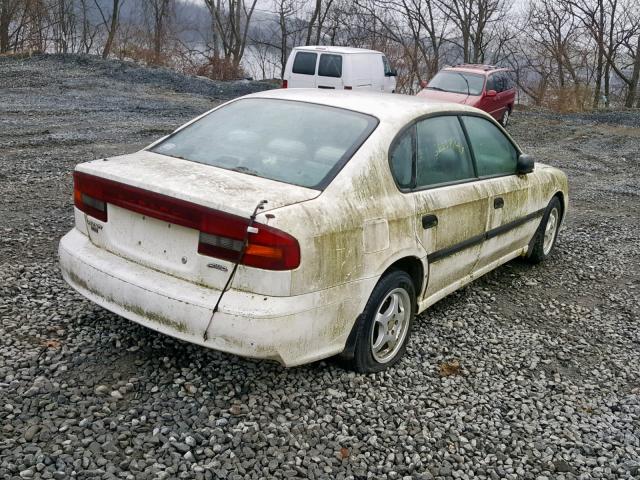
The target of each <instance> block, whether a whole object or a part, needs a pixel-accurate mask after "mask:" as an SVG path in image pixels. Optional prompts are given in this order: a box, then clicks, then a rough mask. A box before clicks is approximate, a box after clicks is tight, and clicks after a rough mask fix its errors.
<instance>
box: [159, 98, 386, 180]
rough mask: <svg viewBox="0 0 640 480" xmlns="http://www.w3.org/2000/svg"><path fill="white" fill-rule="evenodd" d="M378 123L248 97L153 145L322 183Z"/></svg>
mask: <svg viewBox="0 0 640 480" xmlns="http://www.w3.org/2000/svg"><path fill="white" fill-rule="evenodd" d="M377 124H378V120H377V119H376V118H374V117H372V116H369V115H365V114H363V113H358V112H352V111H350V110H344V109H342V108H335V107H327V106H324V105H316V104H311V103H305V102H297V101H290V100H276V99H266V98H247V99H243V100H238V101H235V102H232V103H229V104H228V105H225V106H224V107H221V108H219V109H217V110H214V111H213V112H211V113H209V114H208V115H206V116H204V117H202V118H201V119H200V120H198V121H196V122H194V123H192V124H191V125H189V126H188V127H185V128H184V129H182V130H180V131H178V132H176V133H175V134H173V135H171V136H170V137H169V138H167V139H166V140H164V141H162V142H161V143H159V144H158V145H156V146H155V147H153V148H152V149H151V151H153V152H156V153H161V154H163V155H168V156H171V157H176V158H182V159H184V160H190V161H193V162H198V163H204V164H206V165H212V166H215V167H220V168H225V169H228V170H234V171H238V172H242V173H246V174H249V175H255V176H258V177H262V178H268V179H271V180H277V181H280V182H284V183H289V184H293V185H299V186H302V187H308V188H315V189H322V188H324V187H325V186H326V185H327V184H328V183H329V182H330V181H331V180H332V179H333V177H334V176H335V175H336V174H337V172H338V171H340V169H341V168H342V167H343V166H344V164H345V163H346V162H347V161H348V160H349V158H351V156H352V155H353V154H354V153H355V151H356V150H357V149H358V148H359V147H360V145H362V143H363V142H364V141H365V140H366V138H367V137H368V136H369V135H370V134H371V132H372V131H373V130H374V129H375V127H376V126H377Z"/></svg>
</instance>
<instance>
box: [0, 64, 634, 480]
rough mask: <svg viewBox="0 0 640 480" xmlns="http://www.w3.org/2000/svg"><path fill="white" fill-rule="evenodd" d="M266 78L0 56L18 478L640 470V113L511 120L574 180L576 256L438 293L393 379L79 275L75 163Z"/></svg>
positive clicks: (1, 434) (3, 274)
mask: <svg viewBox="0 0 640 480" xmlns="http://www.w3.org/2000/svg"><path fill="white" fill-rule="evenodd" d="M264 87H265V85H264V84H259V83H256V82H241V83H234V84H219V83H215V82H210V81H206V80H201V79H192V78H185V77H181V76H180V75H177V74H173V73H170V72H167V71H164V70H150V69H145V68H140V67H134V66H132V65H130V64H125V63H121V62H104V61H101V60H96V59H92V58H88V57H81V58H74V57H53V56H52V57H33V58H31V59H23V60H16V59H6V58H0V195H1V198H0V232H1V233H2V235H0V320H1V325H0V345H1V347H0V420H1V421H0V425H1V427H0V428H1V430H0V478H20V477H22V478H55V479H63V478H74V477H75V478H129V479H146V478H149V479H152V478H158V479H160V478H167V479H168V478H198V479H199V478H229V479H242V478H293V477H297V478H313V479H319V478H326V479H342V478H353V479H364V478H376V479H404V478H422V479H431V478H442V479H445V478H446V479H448V478H460V479H468V478H487V479H504V478H507V479H537V480H543V479H577V478H579V479H591V478H616V479H617V478H623V479H631V478H640V326H639V325H638V319H639V317H640V232H639V227H638V225H639V221H640V201H639V196H640V186H639V182H638V176H637V173H636V170H635V168H638V167H639V158H640V129H638V128H637V127H638V125H640V121H639V118H640V114H639V113H637V112H636V113H632V112H623V113H607V114H590V115H570V116H558V115H551V114H548V113H543V112H538V113H529V114H524V113H518V114H516V115H514V117H513V125H512V127H511V128H510V129H511V132H512V133H513V135H514V137H515V138H516V140H517V141H519V142H520V143H521V145H523V146H524V147H525V148H526V149H527V150H528V151H529V152H531V153H533V154H535V155H536V156H537V158H538V159H539V160H542V161H545V162H548V163H551V164H553V165H557V166H559V167H561V168H563V169H564V170H565V171H566V172H567V173H568V175H569V178H570V188H571V211H570V215H569V219H568V221H567V223H566V224H565V226H564V229H563V231H562V232H561V236H560V243H559V245H558V248H557V250H556V252H555V254H554V255H553V256H552V257H551V258H550V259H549V261H547V262H546V263H544V264H542V265H539V266H536V267H529V266H528V265H526V264H524V263H523V262H521V261H514V262H511V263H509V264H508V265H506V266H504V267H502V268H500V269H498V270H497V271H495V272H492V273H491V274H489V275H487V276H485V277H483V278H482V279H480V280H479V281H476V282H475V283H474V284H472V285H470V286H468V287H467V288H465V289H463V290H462V291H459V292H457V293H455V294H453V295H451V296H449V297H447V298H446V299H444V300H443V301H441V302H440V303H438V304H437V305H435V306H434V307H433V308H431V309H430V310H429V311H427V312H426V314H423V315H422V316H421V317H420V318H419V320H418V321H417V327H416V329H415V331H414V334H413V337H412V340H411V343H410V346H409V349H408V352H407V355H406V357H405V359H404V360H403V361H402V362H401V363H400V364H399V366H398V367H397V368H394V369H393V370H391V371H388V372H385V373H381V374H376V375H369V376H364V375H356V374H353V373H350V372H346V371H344V370H342V369H341V368H339V367H338V366H336V365H335V364H334V363H332V362H319V363H317V364H314V365H310V366H306V367H300V368H295V369H289V370H285V369H283V368H281V367H280V366H278V365H276V364H271V363H267V362H257V361H251V360H246V359H241V358H237V357H234V356H231V355H226V354H222V353H218V352H214V351H208V350H204V349H202V348H199V347H195V346H191V345H189V344H186V343H182V342H179V341H177V340H173V339H171V338H167V337H164V336H161V335H160V334H157V333H155V332H152V331H149V330H146V329H144V328H142V327H139V326H136V325H135V324H133V323H130V322H128V321H126V320H123V319H121V318H119V317H117V316H115V315H113V314H111V313H109V312H107V311H105V310H103V309H101V308H99V307H97V306H95V305H93V304H91V303H89V302H88V301H85V300H84V299H83V298H81V297H80V296H79V295H77V294H76V293H74V292H73V291H72V290H71V289H70V288H68V287H67V286H66V284H65V283H64V282H63V281H62V279H61V277H60V274H59V271H58V268H57V263H56V248H57V242H58V240H59V238H60V237H61V236H62V235H63V234H64V233H65V232H66V231H67V230H68V229H70V228H71V226H72V200H71V175H70V172H71V171H72V168H73V166H74V165H75V164H76V163H78V162H82V161H85V160H89V159H93V158H98V157H102V156H108V155H114V154H118V153H125V152H130V151H134V150H136V149H138V148H140V147H142V146H144V145H145V144H148V143H150V142H151V141H152V140H153V139H155V138H157V137H159V136H161V135H163V134H166V133H168V132H170V131H171V130H172V129H173V128H175V127H176V126H178V125H179V124H181V123H182V122H184V121H186V120H187V119H189V118H191V117H193V116H195V115H196V114H199V113H201V112H203V111H205V110H207V109H209V108H210V107H211V106H212V105H214V104H215V103H216V102H218V101H220V100H222V99H224V98H231V97H233V96H235V95H239V94H243V93H247V92H249V91H252V90H256V89H260V88H264Z"/></svg>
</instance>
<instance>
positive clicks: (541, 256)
mask: <svg viewBox="0 0 640 480" xmlns="http://www.w3.org/2000/svg"><path fill="white" fill-rule="evenodd" d="M561 218H562V205H561V204H560V199H558V197H553V198H552V199H551V202H549V205H548V206H547V209H546V210H545V212H544V215H543V216H542V221H541V222H540V226H539V227H538V230H537V231H536V233H535V235H534V237H533V240H532V243H533V245H532V247H531V249H530V252H531V253H530V254H529V256H528V257H527V258H528V260H529V262H531V263H534V264H535V263H540V262H542V261H543V260H545V259H546V258H547V257H548V256H549V255H550V254H551V252H552V251H553V247H554V246H555V244H556V240H557V238H558V230H559V229H560V219H561Z"/></svg>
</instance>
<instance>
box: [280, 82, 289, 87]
mask: <svg viewBox="0 0 640 480" xmlns="http://www.w3.org/2000/svg"><path fill="white" fill-rule="evenodd" d="M288 87H289V82H288V81H287V80H282V88H288Z"/></svg>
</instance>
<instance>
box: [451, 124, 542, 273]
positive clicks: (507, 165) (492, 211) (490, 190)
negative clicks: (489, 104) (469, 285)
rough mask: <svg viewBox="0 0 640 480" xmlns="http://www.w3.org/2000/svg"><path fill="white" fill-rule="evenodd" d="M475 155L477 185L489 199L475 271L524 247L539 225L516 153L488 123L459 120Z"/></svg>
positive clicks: (531, 192)
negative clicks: (480, 249)
mask: <svg viewBox="0 0 640 480" xmlns="http://www.w3.org/2000/svg"><path fill="white" fill-rule="evenodd" d="M461 118H462V122H463V124H464V126H465V129H466V131H467V135H468V138H469V143H470V146H471V149H472V152H473V155H474V159H475V163H476V168H477V171H478V176H479V177H480V182H479V183H480V185H481V187H482V189H483V190H484V191H485V192H486V198H487V199H488V212H489V216H488V223H487V240H486V241H485V242H484V244H483V246H482V251H481V253H480V260H479V262H478V267H477V268H482V267H484V266H486V265H489V264H491V263H493V262H495V261H497V260H499V259H500V258H502V257H504V256H506V255H508V254H510V253H512V252H514V251H515V250H517V249H519V248H522V247H524V246H525V245H527V243H528V242H529V240H530V239H531V237H532V236H533V233H534V231H535V229H536V226H537V223H538V222H539V220H540V219H539V214H541V212H535V211H534V210H535V208H536V207H535V205H537V202H536V201H535V199H534V198H533V197H535V196H536V195H537V192H536V191H535V189H532V182H533V180H532V179H531V176H530V175H520V176H519V175H516V173H515V172H516V163H517V159H518V151H517V149H516V148H515V146H514V145H513V143H512V142H511V141H510V140H509V138H508V137H507V136H506V135H505V134H504V133H503V132H502V130H500V128H498V127H497V126H496V125H495V124H493V123H492V122H491V121H489V120H487V119H486V118H482V117H479V116H468V115H464V116H462V117H461Z"/></svg>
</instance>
